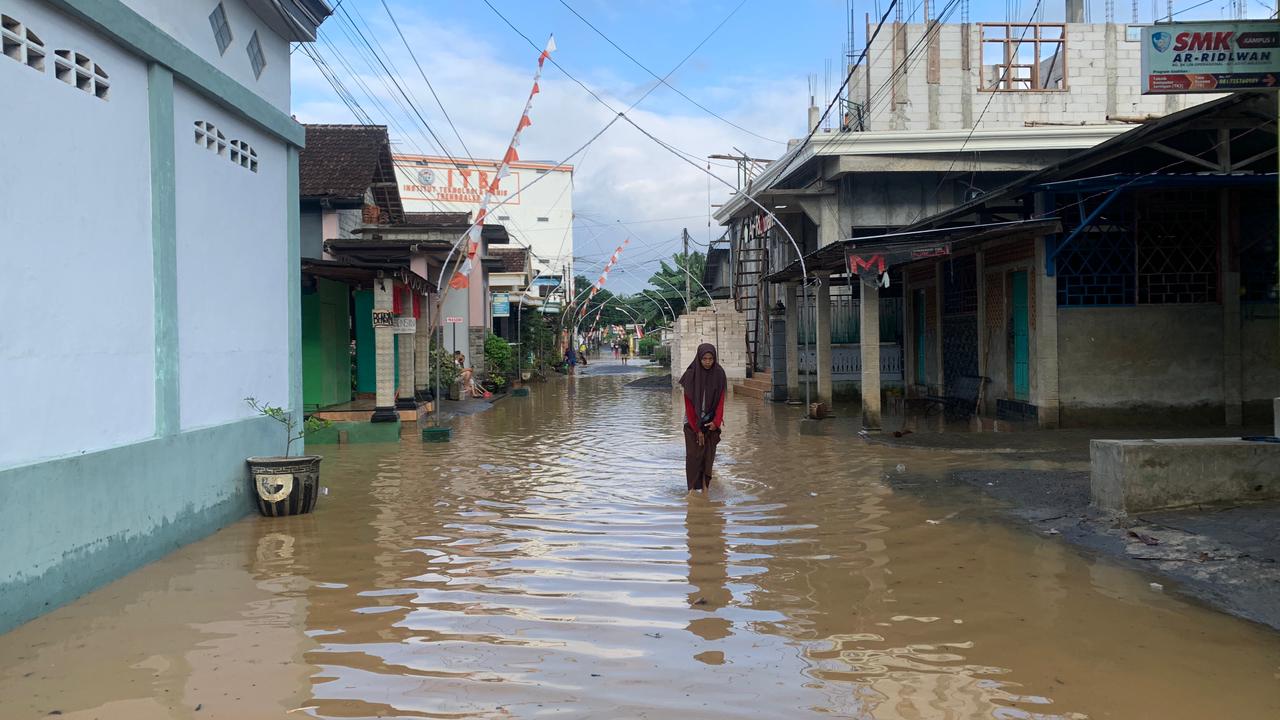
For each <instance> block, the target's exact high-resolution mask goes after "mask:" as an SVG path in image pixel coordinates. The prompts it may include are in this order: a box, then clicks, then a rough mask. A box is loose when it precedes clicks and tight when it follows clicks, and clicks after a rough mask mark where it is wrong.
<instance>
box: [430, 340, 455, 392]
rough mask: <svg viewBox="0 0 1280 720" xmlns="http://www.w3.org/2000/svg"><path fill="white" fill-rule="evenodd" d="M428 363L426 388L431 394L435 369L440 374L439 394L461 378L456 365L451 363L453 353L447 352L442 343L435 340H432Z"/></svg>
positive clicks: (433, 390)
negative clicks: (429, 389) (428, 378)
mask: <svg viewBox="0 0 1280 720" xmlns="http://www.w3.org/2000/svg"><path fill="white" fill-rule="evenodd" d="M437 338H438V336H437ZM428 362H429V363H430V365H429V367H428V368H427V370H428V372H429V373H430V374H431V377H430V380H429V381H428V383H429V385H428V387H430V388H431V391H432V392H435V389H436V369H437V368H439V372H440V378H439V379H440V391H441V392H446V391H447V390H448V389H449V386H450V385H452V384H454V383H455V382H457V381H458V378H460V377H462V371H461V370H459V369H458V366H457V364H455V363H454V362H453V353H451V352H449V351H448V349H446V348H445V347H444V345H443V344H442V343H440V342H438V341H437V339H436V338H433V339H432V342H431V353H430V355H429V356H428Z"/></svg>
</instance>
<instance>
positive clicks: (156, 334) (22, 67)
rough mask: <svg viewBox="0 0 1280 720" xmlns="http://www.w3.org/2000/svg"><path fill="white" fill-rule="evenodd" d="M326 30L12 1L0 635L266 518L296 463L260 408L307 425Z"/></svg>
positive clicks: (207, 11)
mask: <svg viewBox="0 0 1280 720" xmlns="http://www.w3.org/2000/svg"><path fill="white" fill-rule="evenodd" d="M329 12H330V10H329V6H328V5H327V4H326V3H325V2H323V1H322V0H284V1H283V2H272V1H268V0H221V2H218V1H216V0H208V1H202V2H158V1H156V0H92V1H90V0H48V1H37V0H0V46H2V49H3V53H0V55H2V56H0V93H2V94H3V97H4V105H5V107H6V111H5V112H4V113H0V157H3V158H4V162H3V167H4V168H6V170H9V171H11V172H12V173H14V175H13V176H12V177H10V178H8V180H7V181H6V182H4V183H3V184H0V233H2V234H3V237H4V238H5V243H4V245H5V251H6V263H7V265H6V266H7V267H8V268H10V270H11V271H10V273H9V274H8V279H7V281H6V282H5V283H3V285H2V286H0V308H3V311H2V314H3V318H4V319H3V321H0V377H3V378H4V381H3V382H4V387H5V410H4V412H3V413H0V436H3V437H4V442H3V443H0V631H2V630H4V629H7V628H11V627H13V626H14V625H16V624H18V623H21V622H23V621H25V620H28V619H30V618H32V617H34V616H36V615H38V614H40V613H42V612H45V611H47V610H49V609H51V608H53V607H56V606H57V605H59V604H61V603H64V602H66V601H68V600H71V599H73V598H75V597H76V596H78V595H80V594H82V593H84V592H86V591H88V590H90V589H92V588H94V587H96V586H98V585H101V584H103V583H105V582H107V581H109V580H111V579H113V578H116V577H119V576H120V575H122V574H124V573H126V572H128V571H129V570H131V569H133V568H135V567H138V566H139V565H141V564H143V563H146V562H148V561H150V560H152V559H155V558H157V557H159V556H160V555H162V554H164V553H166V552H168V551H169V550H172V549H173V548H174V547H176V546H178V545H181V544H183V543H186V542H190V541H192V540H195V539H197V538H200V537H202V536H204V535H206V534H208V533H210V532H212V531H214V530H216V529H218V528H219V527H222V526H224V525H226V524H228V523H230V522H232V521H234V520H236V519H238V518H240V517H242V516H243V515H245V514H246V513H247V512H250V510H251V508H252V503H251V501H250V498H249V485H248V482H247V475H246V469H245V462H244V461H245V458H246V457H248V456H250V455H276V454H280V453H282V452H283V451H284V445H285V441H284V431H283V429H282V428H280V426H279V425H278V424H277V423H275V422H274V421H272V420H270V419H268V418H263V417H258V416H256V415H255V414H254V413H253V411H252V410H251V409H250V408H249V407H248V406H247V405H246V404H245V402H244V398H245V397H246V396H253V397H256V398H258V399H259V400H261V401H266V402H269V403H272V404H275V405H281V406H284V407H287V408H289V409H290V410H292V411H293V412H294V413H295V414H296V413H300V412H301V409H302V373H301V362H300V359H301V343H300V334H299V322H298V321H299V302H298V300H299V281H300V278H299V273H298V262H299V226H298V203H297V196H298V151H299V148H300V147H301V146H302V145H303V142H304V136H303V130H302V127H301V126H300V125H298V124H297V123H296V122H294V121H293V120H292V119H291V118H290V115H289V93H290V77H289V43H290V42H308V41H311V40H313V39H314V36H315V32H316V28H317V26H318V25H319V24H320V22H321V21H323V20H324V19H325V17H327V16H328V14H329ZM77 176H79V177H81V178H82V179H83V180H85V182H84V183H81V184H80V186H79V187H78V188H77V189H76V190H75V191H69V190H67V188H68V186H69V183H70V181H71V180H72V179H74V178H75V177H77ZM59 189H62V190H59Z"/></svg>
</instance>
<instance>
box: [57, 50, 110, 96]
mask: <svg viewBox="0 0 1280 720" xmlns="http://www.w3.org/2000/svg"><path fill="white" fill-rule="evenodd" d="M54 55H55V56H56V57H55V58H54V61H53V74H54V76H56V77H57V78H58V79H59V80H61V81H62V82H64V83H66V84H68V85H75V86H76V88H78V89H80V90H83V91H85V92H87V93H89V94H90V95H93V96H94V97H96V98H98V99H100V100H106V99H107V94H108V91H109V90H110V88H111V82H110V79H109V78H108V77H107V73H106V71H105V70H103V69H102V67H101V66H100V65H98V64H97V63H95V62H94V61H93V60H90V59H89V57H88V56H87V55H85V54H83V53H78V52H75V51H73V50H56V51H54Z"/></svg>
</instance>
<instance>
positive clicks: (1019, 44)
mask: <svg viewBox="0 0 1280 720" xmlns="http://www.w3.org/2000/svg"><path fill="white" fill-rule="evenodd" d="M978 28H979V31H980V32H981V33H982V89H983V90H989V91H993V92H1058V91H1064V90H1066V89H1067V26H1066V25H1065V24H1063V23H1031V24H1019V23H981V24H979V26H978Z"/></svg>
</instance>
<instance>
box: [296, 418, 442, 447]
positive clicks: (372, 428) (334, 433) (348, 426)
mask: <svg viewBox="0 0 1280 720" xmlns="http://www.w3.org/2000/svg"><path fill="white" fill-rule="evenodd" d="M406 427H413V428H416V427H418V423H416V422H413V423H406V422H403V421H400V420H397V421H395V422H384V423H374V422H369V419H368V417H366V418H365V419H364V420H356V421H338V422H335V423H333V424H332V425H330V426H329V427H327V428H324V429H323V430H317V431H316V432H313V433H308V434H307V445H308V446H310V445H347V444H357V443H393V442H400V432H401V430H402V429H403V428H406Z"/></svg>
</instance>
